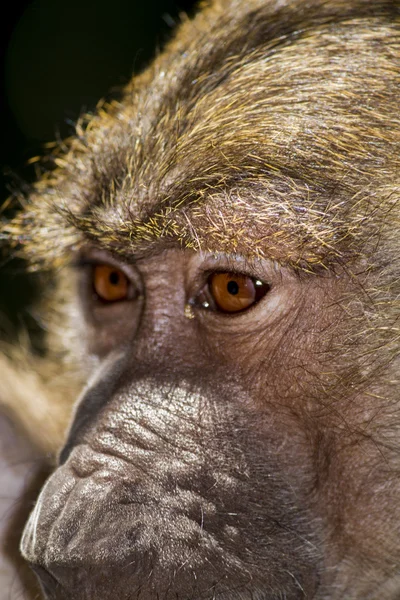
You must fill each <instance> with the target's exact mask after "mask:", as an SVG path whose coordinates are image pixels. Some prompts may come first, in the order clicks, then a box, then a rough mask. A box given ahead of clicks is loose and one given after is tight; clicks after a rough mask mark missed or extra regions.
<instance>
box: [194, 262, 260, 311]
mask: <svg viewBox="0 0 400 600" xmlns="http://www.w3.org/2000/svg"><path fill="white" fill-rule="evenodd" d="M269 289H270V287H269V285H268V284H267V283H264V282H263V281H261V280H260V279H256V278H254V277H249V276H248V275H237V274H235V273H229V272H226V273H220V272H217V273H212V274H211V275H210V277H209V278H208V281H207V285H206V287H205V288H204V289H203V290H202V292H201V293H200V296H199V297H198V299H197V303H199V304H200V305H201V306H203V308H211V309H214V310H218V311H220V312H224V313H231V314H232V313H238V312H242V311H244V310H246V309H248V308H250V306H253V304H255V303H256V302H258V301H259V300H261V298H263V297H264V296H265V294H266V293H267V292H268V290H269Z"/></svg>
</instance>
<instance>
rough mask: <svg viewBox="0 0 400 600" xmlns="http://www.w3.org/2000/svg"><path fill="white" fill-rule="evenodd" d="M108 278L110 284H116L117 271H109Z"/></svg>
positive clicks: (117, 279)
mask: <svg viewBox="0 0 400 600" xmlns="http://www.w3.org/2000/svg"><path fill="white" fill-rule="evenodd" d="M109 280H110V283H111V284H112V285H117V283H118V282H119V273H117V271H112V273H110V277H109Z"/></svg>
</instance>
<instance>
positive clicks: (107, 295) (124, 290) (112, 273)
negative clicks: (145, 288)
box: [93, 265, 129, 302]
mask: <svg viewBox="0 0 400 600" xmlns="http://www.w3.org/2000/svg"><path fill="white" fill-rule="evenodd" d="M93 287H94V290H95V292H96V294H97V295H98V297H99V298H100V299H101V300H104V301H105V302H118V301H119V300H126V298H127V297H128V293H129V281H128V278H127V276H126V275H125V274H124V273H123V272H122V271H120V270H119V269H116V268H115V267H111V266H109V265H96V266H95V267H94V270H93Z"/></svg>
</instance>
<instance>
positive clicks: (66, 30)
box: [0, 0, 194, 338]
mask: <svg viewBox="0 0 400 600" xmlns="http://www.w3.org/2000/svg"><path fill="white" fill-rule="evenodd" d="M193 5H194V2H193V0H175V1H174V0H92V1H91V0H31V1H27V0H20V1H18V0H15V1H14V2H8V3H7V16H6V13H5V12H4V10H3V17H2V19H1V20H0V45H1V57H2V72H1V95H0V102H1V104H0V125H1V138H0V139H1V149H0V151H1V154H0V167H1V172H0V189H1V191H0V194H1V195H0V206H2V212H1V213H0V219H1V220H0V228H1V223H2V220H3V219H4V218H8V217H9V216H10V215H11V214H13V211H15V210H16V209H17V207H16V206H15V203H14V204H13V203H10V202H9V201H7V198H9V197H10V194H11V192H12V190H15V189H18V188H21V187H24V186H25V185H27V184H29V182H31V181H33V180H34V178H35V171H34V166H33V165H29V164H28V161H29V159H30V158H32V157H34V156H37V155H42V154H43V153H45V145H46V143H48V142H52V141H54V140H57V139H62V138H64V137H66V136H68V135H71V133H73V130H74V123H75V122H76V120H77V119H78V117H79V115H80V114H81V113H82V112H87V111H92V110H94V108H95V106H96V104H97V102H98V100H99V99H100V98H101V97H104V96H106V95H107V96H108V95H110V93H111V94H113V93H114V91H115V93H117V88H118V87H121V86H122V85H124V84H125V83H126V82H127V81H128V80H129V78H130V76H131V74H132V73H133V72H137V71H140V70H142V69H143V68H144V67H145V66H146V64H147V63H148V62H149V61H150V60H151V57H152V56H153V55H154V52H155V51H156V50H157V48H161V47H162V45H163V43H164V42H165V41H166V40H167V39H168V38H169V37H170V36H171V34H172V31H173V29H174V26H175V25H176V24H177V23H178V22H179V14H180V13H181V12H182V11H184V12H189V14H191V12H193ZM3 222H4V221H3ZM0 244H1V242H0ZM37 294H38V285H37V282H36V281H35V277H34V276H29V275H27V274H26V271H25V268H24V265H23V263H21V262H20V261H17V260H15V259H10V252H9V249H8V248H7V247H6V246H5V244H4V243H3V245H2V246H0V338H1V337H2V338H4V337H10V336H11V337H13V336H14V335H15V334H17V333H18V331H19V330H20V329H21V326H23V327H24V328H25V327H27V328H28V330H31V329H34V328H35V323H34V321H35V319H34V317H32V314H31V310H30V306H31V304H32V303H33V301H34V299H35V297H36V296H37Z"/></svg>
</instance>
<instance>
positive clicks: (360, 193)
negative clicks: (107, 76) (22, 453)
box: [0, 0, 400, 600]
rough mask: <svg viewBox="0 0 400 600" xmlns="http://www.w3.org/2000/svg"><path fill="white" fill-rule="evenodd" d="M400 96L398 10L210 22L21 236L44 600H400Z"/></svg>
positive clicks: (16, 231) (129, 93)
mask: <svg viewBox="0 0 400 600" xmlns="http://www.w3.org/2000/svg"><path fill="white" fill-rule="evenodd" d="M399 84H400V3H399V2H398V1H397V0H374V1H373V2H372V1H371V0H346V1H344V0H215V1H214V2H211V3H210V4H208V5H204V6H203V7H202V8H201V10H199V12H198V13H197V15H196V16H195V17H194V18H193V19H185V20H183V23H182V24H181V26H180V28H179V30H178V33H177V36H176V37H175V38H174V40H173V41H172V42H170V43H169V44H168V45H167V46H166V49H165V50H164V51H163V52H162V53H161V54H160V55H159V56H158V57H157V58H156V59H155V60H154V62H153V63H152V64H151V66H150V67H149V68H148V69H147V70H146V71H144V72H143V73H142V74H139V75H138V76H137V77H135V78H134V79H133V80H132V82H131V83H130V84H129V85H128V86H127V87H126V89H125V90H124V93H123V97H122V99H121V100H119V101H115V102H111V103H108V104H103V105H100V106H99V108H98V111H97V113H96V114H95V115H94V116H91V117H87V118H85V119H82V121H80V122H79V123H78V126H77V133H76V136H75V137H74V138H73V139H72V140H70V141H69V142H68V143H67V144H66V145H65V146H63V147H62V149H60V151H59V152H58V153H56V154H55V156H54V168H53V169H51V170H50V171H48V172H46V173H45V174H44V175H43V177H42V178H41V180H40V181H39V182H38V183H37V184H36V185H35V186H34V189H33V190H32V193H31V194H30V196H29V197H28V198H25V199H23V210H22V211H21V212H20V213H19V214H18V215H17V216H16V217H15V218H13V219H12V220H11V221H9V222H8V223H4V225H3V230H4V232H5V233H6V235H7V237H8V240H9V243H11V245H12V247H13V252H14V253H15V254H17V255H22V256H24V257H25V258H26V259H27V260H28V261H29V264H30V265H31V268H32V269H35V270H37V271H38V272H40V273H42V274H43V280H44V281H46V290H47V291H46V292H44V299H43V311H44V313H45V314H46V315H47V323H48V325H47V329H48V342H47V343H48V350H47V355H46V356H45V357H39V358H37V357H36V358H33V357H27V358H25V359H20V361H19V363H18V359H17V358H15V357H14V359H13V360H12V359H10V358H3V359H2V360H3V364H2V372H3V373H4V377H3V380H5V379H6V378H7V388H6V389H4V390H3V388H1V387H0V390H1V392H0V396H1V400H2V403H3V405H4V406H5V407H7V410H8V413H9V414H11V415H12V416H13V419H14V422H15V423H17V424H19V427H20V428H22V429H23V430H24V431H25V432H26V435H27V436H28V437H29V438H30V439H31V441H32V442H33V443H34V444H35V445H36V446H38V447H42V448H45V449H46V450H48V451H50V450H51V451H54V452H58V449H59V452H58V459H57V466H56V468H55V470H54V473H53V474H52V475H51V476H50V478H49V479H48V480H47V482H46V484H45V485H44V487H43V490H42V492H41V494H40V496H39V498H38V500H37V502H36V505H35V507H34V509H33V511H32V513H31V516H30V518H29V521H28V523H27V525H26V527H25V531H24V534H23V537H22V542H21V551H22V555H23V556H24V558H25V559H26V560H27V561H28V562H29V563H30V564H31V566H32V568H33V569H34V571H35V573H36V574H37V576H38V578H39V579H40V582H41V587H42V590H43V594H44V597H45V598H47V599H49V600H50V599H51V600H94V599H96V600H117V599H118V600H134V599H140V600H155V599H160V600H161V599H163V600H164V599H165V600H172V599H174V600H178V599H179V600H198V599H204V600H211V599H216V598H218V599H220V600H250V599H253V600H256V599H257V600H278V599H281V600H283V599H285V600H295V599H301V598H309V599H313V600H339V599H340V600H398V599H399V598H400V476H399V473H400V432H399V424H400V406H399V399H398V387H399V384H398V370H399V331H400V330H399V320H398V316H399V298H400V277H399V274H400V238H399V217H400V202H399V183H398V181H399V173H400V164H399V163H400V147H399V146H400V144H399V142H400V135H399V132H400V129H399V96H400V85H399ZM24 361H25V363H27V366H25V367H24V364H23V363H24ZM0 386H1V384H0ZM70 415H71V417H70ZM68 422H70V424H69V425H68V429H67V432H66V434H65V437H64V438H63V435H64V434H63V432H64V431H65V430H66V428H67V423H68ZM44 432H45V436H46V437H43V436H44Z"/></svg>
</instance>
